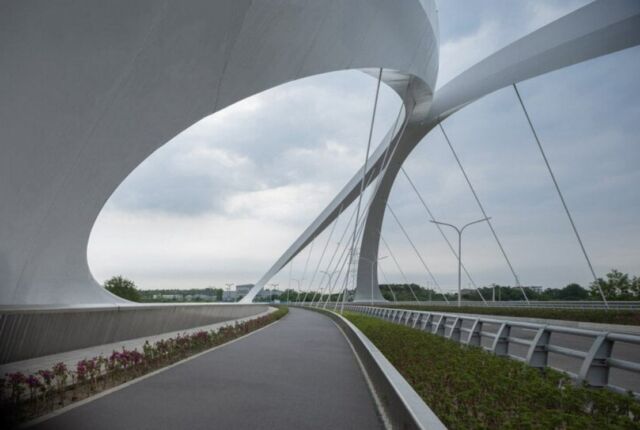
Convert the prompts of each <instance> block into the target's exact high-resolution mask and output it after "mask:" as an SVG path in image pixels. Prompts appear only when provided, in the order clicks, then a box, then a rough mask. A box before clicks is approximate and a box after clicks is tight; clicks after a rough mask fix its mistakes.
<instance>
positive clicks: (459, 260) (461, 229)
mask: <svg viewBox="0 0 640 430" xmlns="http://www.w3.org/2000/svg"><path fill="white" fill-rule="evenodd" d="M490 219H491V217H486V218H482V219H479V220H476V221H472V222H470V223H468V224H465V225H463V226H462V228H458V227H456V226H455V225H453V224H448V223H446V222H440V221H436V220H431V222H432V223H434V224H440V225H446V226H447V227H451V228H452V229H454V230H455V231H456V232H457V233H458V307H461V306H462V288H461V284H462V232H463V231H464V229H465V228H467V227H469V226H470V225H473V224H477V223H479V222H483V221H489V220H490Z"/></svg>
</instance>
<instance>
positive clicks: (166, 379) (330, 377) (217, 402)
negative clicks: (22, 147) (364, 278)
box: [36, 309, 382, 430]
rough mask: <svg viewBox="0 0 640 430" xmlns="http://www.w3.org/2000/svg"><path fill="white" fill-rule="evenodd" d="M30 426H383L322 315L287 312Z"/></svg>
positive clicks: (351, 357) (331, 326)
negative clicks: (211, 348) (249, 332)
mask: <svg viewBox="0 0 640 430" xmlns="http://www.w3.org/2000/svg"><path fill="white" fill-rule="evenodd" d="M36 428H51V429H54V428H55V429H58V428H66V429H73V428H92V429H109V430H111V429H113V428H140V429H143V428H153V429H163V428H189V429H200V428H202V429H205V428H206V429H210V428H221V429H224V428H233V429H256V428H273V429H276V428H281V429H282V428H295V429H320V428H322V429H325V428H334V429H341V428H342V429H347V428H350V429H354V428H362V429H365V428H366V429H376V428H382V424H381V421H380V419H379V417H378V413H377V409H376V407H375V404H374V401H373V398H372V395H371V393H370V392H369V390H368V387H367V384H366V382H365V380H364V377H363V375H362V372H361V370H360V368H359V367H358V364H357V362H356V359H355V357H354V355H353V353H352V351H351V349H350V347H349V345H348V343H347V341H346V340H345V338H344V337H343V336H342V334H341V333H340V332H339V331H338V329H337V328H336V326H335V325H334V324H333V322H331V320H329V319H328V318H326V317H324V316H322V315H320V314H317V313H315V312H310V311H305V310H300V309H291V311H290V313H289V315H287V316H286V317H284V319H282V320H281V321H279V322H278V323H276V324H275V325H272V326H270V327H267V328H265V329H264V330H261V331H260V332H258V333H255V334H253V335H251V336H249V337H247V338H245V339H242V340H240V341H237V342H235V343H233V344H231V345H227V346H224V347H222V348H219V349H217V350H214V351H211V352H209V353H206V354H204V355H202V356H200V357H197V358H195V359H193V360H190V361H188V362H186V363H182V364H180V365H178V366H175V367H173V368H170V369H168V370H166V371H164V372H162V373H159V374H157V375H154V376H152V377H150V378H147V379H144V380H142V381H140V382H137V383H135V384H132V385H130V386H128V387H125V388H123V389H121V390H118V391H116V392H114V393H111V394H109V395H106V396H104V397H101V398H98V399H96V400H94V401H91V402H89V403H87V404H85V405H82V406H79V407H77V408H75V409H72V410H70V411H68V412H65V413H63V414H61V415H58V416H56V417H54V418H52V419H50V420H47V421H45V422H43V423H41V424H40V425H38V426H37V427H36Z"/></svg>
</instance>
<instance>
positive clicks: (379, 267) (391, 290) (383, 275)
mask: <svg viewBox="0 0 640 430" xmlns="http://www.w3.org/2000/svg"><path fill="white" fill-rule="evenodd" d="M378 269H380V273H382V277H383V278H384V281H385V282H386V283H387V287H389V292H390V293H391V297H392V298H393V301H394V302H397V301H398V299H397V298H396V294H395V293H394V292H393V288H392V287H391V283H390V282H389V278H387V274H386V273H384V270H383V269H382V264H380V262H379V261H378Z"/></svg>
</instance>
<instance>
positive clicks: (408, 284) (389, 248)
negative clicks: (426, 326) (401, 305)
mask: <svg viewBox="0 0 640 430" xmlns="http://www.w3.org/2000/svg"><path fill="white" fill-rule="evenodd" d="M380 239H382V243H384V246H385V248H387V251H388V252H389V255H391V258H392V259H393V262H394V263H395V265H396V267H397V268H398V271H399V272H400V275H402V278H403V279H404V283H405V284H406V285H407V286H408V287H409V291H411V295H412V296H413V298H414V299H416V302H418V303H420V299H418V296H416V293H415V292H414V291H413V288H412V287H411V283H410V282H409V279H408V278H407V275H405V274H404V271H403V270H402V267H400V263H399V262H398V259H397V258H396V256H395V254H394V253H393V251H391V247H390V246H389V244H388V243H387V241H386V240H385V239H384V237H383V236H382V233H380Z"/></svg>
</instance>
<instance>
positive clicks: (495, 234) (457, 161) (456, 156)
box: [438, 123, 529, 304]
mask: <svg viewBox="0 0 640 430" xmlns="http://www.w3.org/2000/svg"><path fill="white" fill-rule="evenodd" d="M438 125H439V126H440V130H441V131H442V135H443V136H444V139H445V141H446V142H447V145H449V149H451V153H452V154H453V157H454V158H455V159H456V163H458V167H460V171H461V172H462V175H463V176H464V179H465V181H466V182H467V185H469V189H470V190H471V193H472V194H473V197H474V198H475V200H476V203H477V204H478V207H479V208H480V211H481V212H482V216H484V217H485V218H489V215H487V212H486V211H485V210H484V206H483V205H482V202H480V198H479V197H478V193H476V190H475V188H473V185H472V184H471V180H470V179H469V176H468V175H467V172H466V171H465V169H464V167H462V163H461V162H460V158H458V154H457V153H456V151H455V149H453V145H452V144H451V141H450V140H449V136H447V133H446V132H445V131H444V127H443V126H442V123H439V124H438ZM487 224H488V225H489V229H491V234H493V237H494V239H495V240H496V243H497V244H498V248H500V252H501V253H502V256H503V257H504V259H505V261H506V262H507V266H509V270H510V271H511V274H512V275H513V277H514V279H515V282H516V286H517V287H518V288H520V291H522V295H523V297H524V299H525V301H526V302H527V304H528V303H529V298H528V297H527V293H526V292H525V290H524V288H523V287H522V284H521V283H520V278H518V275H517V274H516V271H515V269H514V268H513V265H512V264H511V261H510V260H509V257H508V256H507V252H506V251H505V250H504V247H503V246H502V242H500V239H498V233H496V230H495V228H494V227H493V223H492V222H491V220H487Z"/></svg>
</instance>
